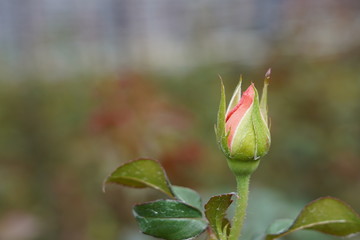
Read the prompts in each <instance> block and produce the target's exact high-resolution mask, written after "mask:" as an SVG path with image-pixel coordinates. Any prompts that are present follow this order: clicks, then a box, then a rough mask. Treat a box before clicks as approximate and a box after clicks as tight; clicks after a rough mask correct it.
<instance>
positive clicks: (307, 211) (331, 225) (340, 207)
mask: <svg viewBox="0 0 360 240" xmlns="http://www.w3.org/2000/svg"><path fill="white" fill-rule="evenodd" d="M302 229H309V230H315V231H319V232H323V233H327V234H331V235H335V236H341V237H345V236H351V235H354V234H357V233H359V232H360V216H359V215H358V214H357V213H356V212H355V211H354V210H353V209H352V208H351V207H350V206H349V205H347V204H346V203H345V202H343V201H341V200H339V199H336V198H332V197H323V198H319V199H317V200H315V201H313V202H311V203H309V204H308V205H306V206H305V207H304V208H303V210H302V211H301V212H300V214H299V216H298V217H297V218H296V220H295V221H294V222H293V223H292V225H291V226H290V227H289V228H287V229H285V230H283V231H282V232H278V233H274V232H273V233H271V232H270V234H268V235H267V237H266V239H267V240H272V239H276V238H279V237H282V236H285V235H287V234H289V233H291V232H295V231H298V230H302Z"/></svg>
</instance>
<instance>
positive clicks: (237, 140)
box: [216, 71, 271, 166]
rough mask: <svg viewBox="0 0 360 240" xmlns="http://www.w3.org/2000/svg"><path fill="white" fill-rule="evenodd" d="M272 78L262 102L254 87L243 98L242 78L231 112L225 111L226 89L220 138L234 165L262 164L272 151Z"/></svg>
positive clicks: (220, 115) (221, 111)
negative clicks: (269, 98) (269, 104)
mask: <svg viewBox="0 0 360 240" xmlns="http://www.w3.org/2000/svg"><path fill="white" fill-rule="evenodd" d="M269 75H270V72H269V71H268V72H267V73H266V75H265V82H264V88H263V93H262V98H261V102H259V95H258V93H257V90H256V88H255V86H254V84H251V85H250V86H249V87H248V89H247V90H246V91H245V92H244V93H243V94H241V82H242V81H241V78H240V82H239V84H238V86H237V87H236V89H235V91H234V94H233V96H232V98H231V100H230V103H229V106H228V107H227V110H225V109H226V104H225V90H224V87H223V85H222V94H221V95H222V97H221V101H220V108H219V113H218V123H217V127H216V135H217V140H218V143H219V145H220V148H221V150H222V151H223V152H224V154H225V155H226V157H227V159H228V160H229V161H230V162H238V161H243V162H249V161H254V160H258V159H259V158H260V157H262V156H264V155H266V154H267V152H268V150H269V147H270V142H271V140H270V131H269V127H268V117H267V86H268V82H269V78H270V76H269ZM229 164H230V163H229ZM257 164H258V163H257ZM257 164H256V166H257Z"/></svg>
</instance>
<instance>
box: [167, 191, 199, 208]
mask: <svg viewBox="0 0 360 240" xmlns="http://www.w3.org/2000/svg"><path fill="white" fill-rule="evenodd" d="M171 190H172V192H173V193H174V195H175V197H176V198H177V199H179V200H180V201H182V202H184V203H186V204H189V205H191V206H193V207H196V208H197V209H199V210H201V209H202V204H201V198H200V195H199V194H198V193H197V192H195V191H194V190H192V189H190V188H186V187H180V186H172V187H171Z"/></svg>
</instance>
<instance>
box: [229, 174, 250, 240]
mask: <svg viewBox="0 0 360 240" xmlns="http://www.w3.org/2000/svg"><path fill="white" fill-rule="evenodd" d="M250 175H251V174H245V175H238V176H236V183H237V195H238V197H237V200H236V209H235V215H234V217H233V219H232V227H231V230H230V236H229V240H238V239H239V237H240V234H241V229H242V227H243V224H244V220H245V216H246V208H247V203H248V195H249V182H250Z"/></svg>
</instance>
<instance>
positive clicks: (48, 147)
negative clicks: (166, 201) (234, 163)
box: [0, 0, 360, 240]
mask: <svg viewBox="0 0 360 240" xmlns="http://www.w3.org/2000/svg"><path fill="white" fill-rule="evenodd" d="M269 67H271V68H272V80H271V85H270V92H269V105H270V106H269V108H270V117H271V132H272V147H271V151H270V153H269V154H268V156H267V157H265V158H264V159H263V160H262V163H261V165H260V167H259V169H258V170H257V171H256V173H255V174H254V176H253V180H252V184H251V197H250V198H251V199H250V209H249V211H248V222H247V226H246V229H245V235H244V236H245V238H244V239H252V238H253V237H255V236H257V235H258V234H261V233H262V232H263V231H264V229H266V227H267V226H268V225H269V224H270V223H271V222H272V221H273V220H274V219H277V218H294V217H295V216H296V215H297V213H298V212H299V210H300V209H301V208H302V207H303V206H304V205H305V204H306V203H307V202H309V201H311V200H313V199H316V198H318V197H320V196H328V195H331V196H334V197H338V198H341V199H343V200H345V201H346V202H348V203H349V204H350V205H352V206H353V207H354V208H355V209H356V210H357V211H358V212H359V211H360V192H359V189H360V2H359V1H357V0H353V1H351V0H343V1H336V0H317V1H312V0H293V1H286V0H267V1H259V0H240V1H235V0H234V1H230V0H229V1H220V0H218V1H217V0H200V1H190V0H182V1H165V0H151V1H149V0H137V1H131V0H86V1H85V0H83V1H81V0H79V1H71V0H62V1H57V0H0V79H1V80H0V161H1V167H0V177H1V183H0V239H1V240H48V239H58V240H98V239H109V240H110V239H114V240H115V239H116V240H151V239H153V238H151V237H148V236H144V235H142V234H141V233H139V231H138V229H137V226H136V222H135V220H134V219H133V217H132V214H131V206H132V205H133V204H134V203H137V202H141V201H146V200H150V199H154V198H156V197H164V196H162V195H158V193H155V192H154V191H151V190H134V189H128V188H122V187H119V186H107V188H106V193H103V192H102V182H103V180H104V179H105V177H106V176H107V175H108V174H109V173H110V172H111V171H112V170H113V169H114V168H115V167H117V166H118V165H120V164H122V163H124V162H126V161H128V160H131V159H135V158H138V157H139V156H146V157H151V158H154V159H158V160H160V161H161V162H162V164H163V165H164V168H165V169H166V171H167V172H168V175H169V178H170V179H171V181H172V182H173V183H174V184H177V185H182V186H187V187H192V188H194V189H196V190H197V191H198V192H200V193H201V195H202V196H203V198H204V201H205V202H206V201H207V200H208V198H209V197H210V196H211V195H215V194H220V193H225V192H231V191H234V189H235V181H234V178H233V176H232V174H231V173H230V171H229V170H228V168H227V165H226V162H225V159H224V158H223V156H222V154H221V153H220V151H219V150H218V148H217V145H216V142H215V136H214V131H213V124H214V123H215V119H216V112H217V107H218V101H219V97H220V96H219V80H218V74H220V75H221V76H222V77H223V79H224V81H225V85H226V87H227V90H228V95H230V92H231V91H232V89H233V88H234V87H235V85H236V84H237V81H238V79H239V75H240V74H243V77H244V80H245V84H244V85H245V86H247V85H248V84H250V82H251V81H253V82H254V83H255V84H256V86H258V88H261V87H262V81H263V79H264V74H265V72H266V71H267V69H268V68H269ZM228 97H229V96H228ZM202 237H203V236H202ZM202 239H203V238H202ZM286 239H289V240H299V239H301V240H304V239H305V240H306V239H317V240H322V239H324V240H327V239H336V238H333V237H330V236H324V235H321V234H312V233H308V232H306V231H304V232H303V233H296V234H293V235H291V236H289V237H287V238H286ZM354 239H356V238H354ZM357 239H360V238H357Z"/></svg>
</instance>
